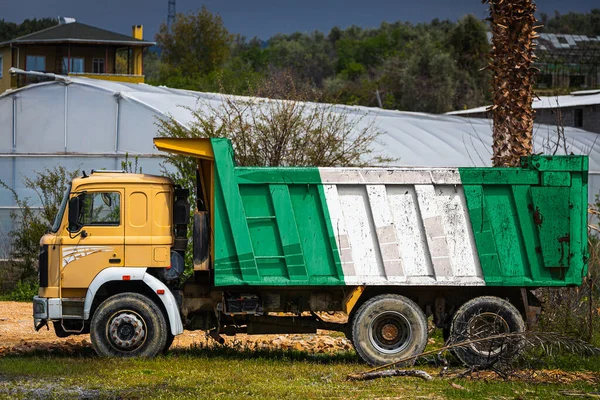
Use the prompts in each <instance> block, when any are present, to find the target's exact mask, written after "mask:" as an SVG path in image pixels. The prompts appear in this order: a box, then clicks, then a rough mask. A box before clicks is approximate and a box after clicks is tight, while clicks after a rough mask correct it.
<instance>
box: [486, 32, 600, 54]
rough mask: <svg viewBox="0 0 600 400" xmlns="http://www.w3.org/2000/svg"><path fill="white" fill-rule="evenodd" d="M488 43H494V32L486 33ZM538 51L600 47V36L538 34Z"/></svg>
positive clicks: (536, 41)
mask: <svg viewBox="0 0 600 400" xmlns="http://www.w3.org/2000/svg"><path fill="white" fill-rule="evenodd" d="M486 35H487V39H488V42H489V43H490V44H491V43H492V32H486ZM535 43H536V45H537V47H536V49H537V50H538V51H542V52H544V51H556V50H565V49H576V48H587V49H589V47H590V46H595V47H596V48H598V47H600V36H586V35H568V34H564V33H538V37H537V39H535Z"/></svg>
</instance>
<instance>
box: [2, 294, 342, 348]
mask: <svg viewBox="0 0 600 400" xmlns="http://www.w3.org/2000/svg"><path fill="white" fill-rule="evenodd" d="M31 314H32V309H31V303H18V302H9V301H5V302H0V355H1V354H6V353H13V352H17V353H22V352H28V351H34V350H45V349H47V350H49V351H51V350H53V349H65V348H67V349H68V348H72V350H77V349H78V348H83V347H91V344H90V337H89V335H76V336H71V337H68V338H63V339H60V338H58V337H56V335H55V334H54V329H52V327H50V329H49V330H48V329H46V328H42V329H41V330H40V331H38V332H36V331H35V329H34V327H33V317H32V315H31ZM340 318H343V317H332V319H333V320H336V322H340V321H339V320H340ZM224 338H225V340H226V343H227V344H228V345H232V346H233V345H240V344H241V345H250V346H257V347H259V348H282V349H290V348H292V349H295V350H306V351H311V352H318V353H322V352H332V351H339V350H349V349H351V348H352V345H351V343H350V341H349V340H348V339H346V338H345V337H343V336H340V334H339V333H336V332H329V331H319V332H318V334H316V335H314V334H313V335H310V334H308V335H252V336H249V335H236V336H235V337H227V336H224ZM211 341H212V339H209V338H207V337H206V334H205V333H204V332H203V331H185V332H184V333H183V334H182V335H179V336H177V337H176V338H175V341H174V342H173V347H179V348H187V347H189V346H191V345H198V344H204V343H210V342H211ZM213 342H214V341H213Z"/></svg>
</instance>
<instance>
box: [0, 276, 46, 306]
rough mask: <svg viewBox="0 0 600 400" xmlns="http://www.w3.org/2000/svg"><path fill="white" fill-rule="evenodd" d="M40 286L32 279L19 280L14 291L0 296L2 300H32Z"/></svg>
mask: <svg viewBox="0 0 600 400" xmlns="http://www.w3.org/2000/svg"><path fill="white" fill-rule="evenodd" d="M38 289H39V286H38V284H37V283H35V282H32V281H19V282H17V286H16V287H15V288H14V289H13V290H12V292H10V293H8V294H7V295H4V296H0V300H2V301H31V299H32V298H33V296H35V295H37V294H38Z"/></svg>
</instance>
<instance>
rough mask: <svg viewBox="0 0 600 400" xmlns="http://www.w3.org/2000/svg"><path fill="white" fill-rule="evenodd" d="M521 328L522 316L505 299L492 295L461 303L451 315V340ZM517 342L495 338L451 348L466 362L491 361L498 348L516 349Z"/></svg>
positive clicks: (523, 322) (475, 364)
mask: <svg viewBox="0 0 600 400" xmlns="http://www.w3.org/2000/svg"><path fill="white" fill-rule="evenodd" d="M523 331H525V321H524V320H523V316H522V315H521V313H520V312H519V310H517V308H516V307H515V306H513V305H512V304H511V303H509V302H508V301H506V300H504V299H501V298H499V297H494V296H482V297H476V298H474V299H472V300H469V301H468V302H466V303H465V304H463V305H462V306H461V307H460V308H459V309H458V311H457V312H456V314H455V315H454V318H453V319H452V325H451V327H450V334H451V341H452V343H459V342H463V341H465V340H472V339H478V338H483V337H487V336H492V335H498V334H502V333H508V332H523ZM515 346H517V347H518V342H514V341H506V340H503V339H498V340H495V341H486V342H481V343H474V344H472V345H469V346H466V347H459V348H455V349H454V350H453V352H454V354H455V355H456V356H457V357H458V358H459V359H460V360H461V361H462V362H463V363H465V364H466V365H468V366H489V365H492V364H494V363H495V362H496V361H497V360H498V358H499V357H500V355H501V354H502V352H514V351H518V349H517V348H516V347H515Z"/></svg>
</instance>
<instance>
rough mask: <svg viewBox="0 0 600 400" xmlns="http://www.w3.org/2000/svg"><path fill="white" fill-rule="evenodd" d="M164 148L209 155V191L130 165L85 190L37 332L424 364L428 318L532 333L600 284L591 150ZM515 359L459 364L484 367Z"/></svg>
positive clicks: (65, 224) (124, 342)
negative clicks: (274, 343) (246, 340)
mask: <svg viewBox="0 0 600 400" xmlns="http://www.w3.org/2000/svg"><path fill="white" fill-rule="evenodd" d="M154 143H155V146H156V147H157V148H158V149H159V150H161V151H164V152H168V153H171V154H176V155H181V156H185V157H191V158H193V160H194V165H197V171H196V183H195V185H194V187H186V188H184V187H179V186H176V185H174V183H173V181H172V180H170V179H169V178H166V177H159V176H152V175H145V174H131V173H125V172H123V171H103V170H98V171H93V172H92V173H91V174H90V175H89V176H88V175H86V174H85V172H84V173H83V176H81V177H78V178H76V179H74V180H73V181H72V182H71V184H70V185H69V186H68V187H67V188H65V194H64V198H63V200H62V203H61V205H60V209H59V211H58V214H57V216H56V220H55V221H54V224H53V226H52V227H51V229H50V231H49V233H47V234H46V235H44V236H43V237H42V238H41V241H40V245H41V250H40V256H39V280H40V288H39V293H38V295H37V296H36V297H34V299H33V317H34V323H35V327H36V329H40V328H41V327H43V326H47V325H48V323H49V322H52V325H53V327H54V330H55V332H56V335H57V336H59V337H64V336H68V335H77V334H83V333H90V337H91V342H92V345H93V347H94V349H95V351H96V352H97V353H98V354H99V355H100V356H121V357H135V356H140V357H152V356H155V355H157V354H159V353H161V352H164V351H166V350H167V349H168V348H169V346H170V345H171V344H172V342H173V339H174V337H175V336H176V335H179V334H181V333H182V332H183V330H184V329H189V330H204V331H206V332H207V335H210V336H211V337H212V338H214V339H215V340H217V341H220V342H223V336H222V335H235V334H238V333H246V334H274V333H277V334H286V333H315V332H316V331H317V329H325V330H333V331H339V332H343V333H344V334H345V335H346V336H347V337H348V338H349V339H350V340H351V342H352V344H353V345H354V347H355V349H356V352H357V353H358V355H359V356H360V357H361V358H362V359H363V360H365V361H366V362H368V363H370V364H373V365H381V364H385V363H390V362H396V361H399V360H403V359H405V358H406V357H410V356H413V355H416V354H419V353H420V352H422V351H423V349H424V348H425V345H426V344H427V339H428V320H431V321H432V323H433V324H435V325H436V326H437V327H439V328H441V329H443V332H444V335H445V336H446V337H449V336H452V337H454V338H458V339H461V338H463V339H464V338H473V337H477V338H479V337H483V336H484V335H492V334H501V333H507V332H521V331H523V330H525V329H527V326H528V325H531V324H533V323H535V318H536V315H537V314H538V313H539V310H540V302H539V301H538V299H537V298H536V297H535V296H534V295H533V294H532V290H533V289H535V288H539V287H548V286H574V285H580V284H581V282H582V278H583V277H584V276H585V275H586V273H587V260H588V248H587V223H586V212H587V179H588V176H587V170H588V159H587V157H585V156H542V155H532V156H529V157H524V158H522V159H521V164H520V166H519V167H515V168H488V167H483V168H476V167H470V168H412V167H411V168H401V167H397V168H316V167H310V168H308V167H239V166H236V164H235V158H234V150H233V147H232V144H231V142H230V141H229V140H227V139H220V138H212V139H172V138H156V139H154ZM190 194H193V196H190ZM189 199H193V200H191V203H193V204H190V200H189ZM188 230H190V231H191V232H193V235H191V238H189V239H188V236H190V235H188ZM189 242H191V245H190V244H189ZM186 271H188V272H186ZM192 271H193V272H192ZM184 274H186V276H187V275H189V277H187V279H186V280H185V281H184V279H183V278H182V276H183V275H184ZM183 281H184V282H183ZM182 282H183V283H182ZM333 312H341V313H345V314H346V315H347V322H346V323H339V322H338V323H334V322H331V319H328V318H327V315H328V313H333ZM500 350H501V349H499V348H494V347H493V346H492V347H490V346H483V345H477V344H474V345H471V346H468V347H465V348H461V349H459V351H457V355H458V356H459V358H460V359H461V360H462V361H463V362H464V363H466V364H470V365H481V363H482V362H484V361H485V360H489V359H490V357H492V358H493V357H497V355H498V352H499V351H500Z"/></svg>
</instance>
